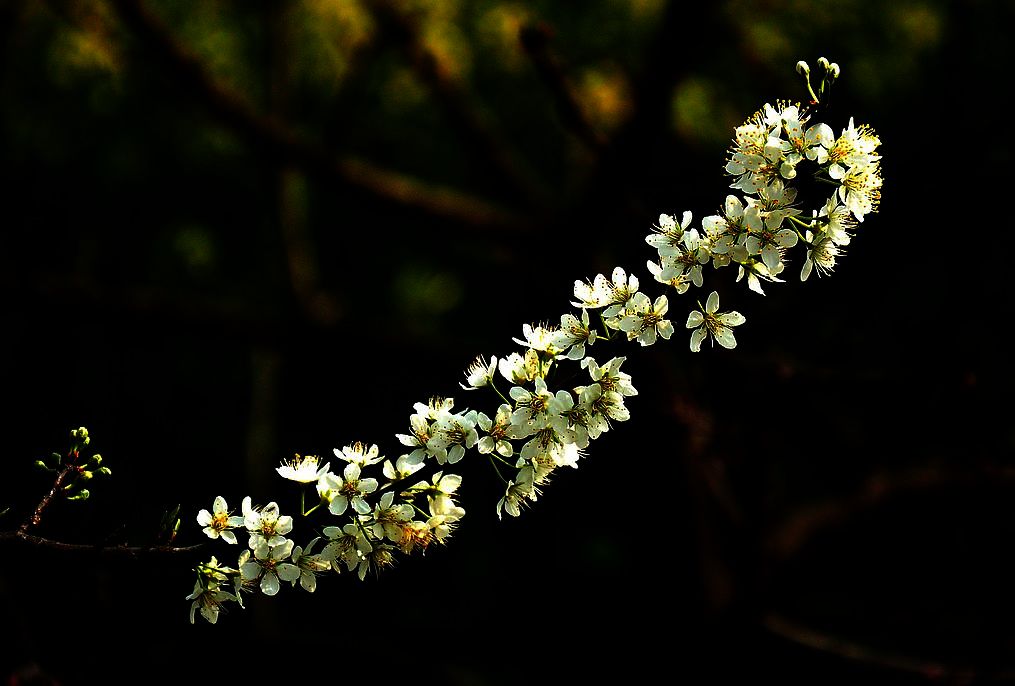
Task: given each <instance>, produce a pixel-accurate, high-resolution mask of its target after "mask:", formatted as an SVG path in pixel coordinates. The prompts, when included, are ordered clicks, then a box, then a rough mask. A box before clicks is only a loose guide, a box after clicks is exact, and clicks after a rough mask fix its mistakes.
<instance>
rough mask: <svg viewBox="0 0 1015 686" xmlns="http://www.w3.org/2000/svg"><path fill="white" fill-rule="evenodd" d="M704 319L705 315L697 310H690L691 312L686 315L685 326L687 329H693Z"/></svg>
mask: <svg viewBox="0 0 1015 686" xmlns="http://www.w3.org/2000/svg"><path fill="white" fill-rule="evenodd" d="M704 321H705V315H703V314H702V313H701V312H700V311H698V310H691V313H690V314H689V315H687V324H685V326H686V327H687V328H688V329H693V328H696V327H698V326H701V323H702V322H704Z"/></svg>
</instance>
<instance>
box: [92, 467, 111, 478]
mask: <svg viewBox="0 0 1015 686" xmlns="http://www.w3.org/2000/svg"><path fill="white" fill-rule="evenodd" d="M95 471H97V472H98V473H99V474H103V475H105V476H112V475H113V472H112V471H111V470H110V469H109V467H99V468H98V469H96V470H95Z"/></svg>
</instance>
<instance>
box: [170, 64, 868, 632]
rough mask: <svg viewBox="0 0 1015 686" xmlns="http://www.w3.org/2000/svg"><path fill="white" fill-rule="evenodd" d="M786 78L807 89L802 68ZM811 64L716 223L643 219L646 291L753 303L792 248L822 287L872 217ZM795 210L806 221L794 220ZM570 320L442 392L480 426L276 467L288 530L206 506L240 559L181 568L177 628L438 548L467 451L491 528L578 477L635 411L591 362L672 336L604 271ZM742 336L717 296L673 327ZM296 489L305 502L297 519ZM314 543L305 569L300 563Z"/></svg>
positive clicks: (629, 277) (756, 133)
mask: <svg viewBox="0 0 1015 686" xmlns="http://www.w3.org/2000/svg"><path fill="white" fill-rule="evenodd" d="M800 64H801V65H803V66H802V67H801V66H800V65H798V70H800V71H801V73H804V74H805V75H806V76H808V79H809V73H810V70H809V68H808V67H807V65H806V64H804V63H800ZM819 65H820V66H821V67H822V69H823V71H824V75H823V77H822V81H821V85H820V88H819V92H820V96H818V95H815V94H814V90H813V88H811V86H810V81H809V80H808V88H809V89H810V90H811V93H812V96H813V98H814V99H813V100H812V102H811V104H810V105H809V106H801V105H799V104H791V103H788V102H779V103H777V104H775V105H772V104H766V105H764V107H762V108H761V109H760V110H758V111H757V112H755V113H754V114H753V115H751V116H750V117H749V118H748V119H747V120H746V121H745V122H744V124H743V125H741V126H739V127H737V128H736V130H735V132H734V137H733V143H732V145H731V147H730V150H729V154H728V158H727V161H726V166H725V170H726V173H727V174H728V175H729V176H730V177H732V183H731V184H730V185H729V187H730V188H731V189H733V190H734V191H736V192H735V193H731V194H729V195H727V197H726V199H725V201H724V202H723V204H722V207H721V209H720V211H719V212H718V213H717V214H713V215H708V216H705V217H704V218H703V219H702V220H701V224H700V230H699V227H696V226H692V224H693V216H692V214H691V212H689V211H685V212H683V213H681V214H680V215H679V217H678V216H677V215H671V214H661V215H660V216H659V218H658V221H657V223H656V224H655V225H653V226H652V227H651V231H650V233H649V235H648V236H646V238H645V241H646V242H647V243H648V245H649V246H651V247H652V248H654V249H655V251H656V257H657V259H656V260H655V261H651V260H650V261H648V263H647V266H648V270H649V272H650V273H651V274H652V276H653V277H654V281H655V282H656V283H658V284H662V285H663V286H665V287H671V288H672V289H673V291H675V295H676V296H680V295H684V294H687V293H688V291H689V290H690V289H691V288H692V287H695V288H703V287H704V285H705V281H706V277H710V274H708V273H707V272H708V270H709V269H710V268H711V269H714V270H718V269H721V268H723V267H727V266H732V265H736V266H737V269H738V273H737V276H736V279H735V282H737V283H739V282H741V281H746V285H747V287H748V289H749V290H750V291H753V292H755V293H758V294H761V295H764V290H763V289H762V282H782V281H783V279H781V278H780V275H781V274H782V273H783V272H784V271H785V269H786V266H787V264H789V262H790V259H789V251H790V250H792V249H794V248H796V247H797V246H802V247H803V249H804V257H803V259H802V261H801V268H800V279H801V280H806V279H807V278H808V276H809V275H810V274H811V273H812V272H815V271H816V272H817V273H818V274H819V275H823V274H827V273H829V272H831V271H832V269H833V268H834V266H835V262H836V259H837V258H838V257H840V256H841V255H842V253H843V247H844V246H845V245H847V244H848V243H849V241H850V238H851V236H852V234H853V232H854V231H855V230H856V228H857V226H858V225H859V224H860V223H861V222H862V221H863V220H864V217H865V216H866V215H868V214H871V213H874V212H877V211H878V206H879V202H880V193H881V169H880V159H881V158H880V155H879V154H878V153H877V149H878V147H879V146H880V140H879V139H878V137H877V136H876V135H875V134H874V131H873V130H872V129H871V128H870V127H868V126H856V125H855V124H854V122H853V120H852V119H850V120H849V123H848V125H847V126H845V127H844V128H843V129H842V130H841V133H840V134H839V135H838V136H836V135H835V134H834V132H833V129H832V128H831V127H830V126H829V125H827V124H825V123H821V122H815V121H813V118H814V112H815V111H816V110H815V109H814V108H813V106H814V105H817V104H820V103H819V101H818V98H819V97H821V96H824V94H825V92H826V90H827V89H828V88H829V87H830V85H831V83H832V82H834V80H835V79H836V78H838V75H839V68H838V66H837V65H835V64H832V63H829V62H828V61H827V60H824V59H822V60H819ZM805 175H810V176H812V177H813V178H814V179H816V180H817V181H818V182H823V183H825V184H827V185H828V186H829V187H830V189H831V194H830V195H829V196H822V197H819V198H816V199H812V198H801V197H799V195H800V192H799V190H798V187H797V185H796V184H797V183H798V182H799V180H800V179H801V178H803V177H804V176H805ZM803 200H806V201H808V202H815V201H816V202H817V205H816V206H812V209H810V211H809V213H808V212H806V211H805V208H804V207H802V201H803ZM571 306H572V307H573V308H574V310H572V311H570V312H565V313H563V314H561V315H560V318H559V323H556V322H554V323H545V322H544V323H538V324H535V323H533V324H524V325H523V326H522V335H521V337H520V338H514V339H513V341H514V343H515V344H517V345H518V346H519V347H518V348H517V349H515V350H513V351H509V352H508V353H507V354H506V355H501V356H491V357H489V358H487V357H483V356H480V357H477V358H476V359H475V360H474V361H473V362H472V363H471V364H470V365H469V366H468V368H467V369H466V370H465V381H464V382H460V383H459V386H460V387H461V388H462V389H463V390H464V391H466V392H469V393H472V392H473V391H481V392H486V393H487V394H490V395H491V397H495V398H496V400H495V401H493V402H492V403H491V407H489V408H488V409H487V410H486V411H483V410H476V409H468V408H466V409H456V405H455V400H454V399H453V398H450V397H433V398H431V399H430V400H429V401H428V402H426V403H423V402H418V403H415V404H414V405H413V410H414V411H413V413H412V414H411V415H410V416H409V418H408V429H407V431H406V432H405V433H398V434H396V435H395V438H396V439H397V441H398V443H399V444H400V445H401V447H402V449H403V450H402V452H401V454H400V455H399V456H398V457H397V458H396V459H395V460H394V461H392V460H388V459H385V458H384V457H383V456H382V455H381V454H380V450H379V448H378V446H376V445H367V444H363V443H353V444H351V445H348V446H346V447H345V448H343V449H341V450H338V449H336V450H334V455H335V457H336V458H337V459H338V460H340V461H341V462H342V463H343V466H342V468H341V469H340V470H337V471H332V470H331V466H330V463H322V462H321V460H320V459H319V458H318V457H316V456H300V455H297V456H296V457H295V458H294V459H292V460H289V461H287V462H285V463H283V464H282V465H281V466H280V467H279V468H278V470H277V471H278V473H279V475H280V476H282V477H283V478H285V479H287V480H289V481H291V482H295V483H297V484H300V485H301V486H302V487H304V488H305V489H306V491H302V492H301V501H300V515H299V518H298V519H296V520H294V518H293V517H290V516H285V515H282V514H280V511H279V506H278V505H277V504H276V503H275V502H271V503H268V504H267V505H265V506H263V507H260V508H257V507H254V506H253V505H252V503H251V500H250V498H249V497H248V498H245V499H244V500H243V504H242V508H241V514H240V515H233V514H231V513H230V511H229V510H228V507H227V504H226V501H225V499H224V498H221V497H219V498H216V499H215V501H214V503H213V506H212V509H211V510H202V511H201V512H200V513H199V514H198V517H197V522H198V524H199V525H200V526H201V527H203V531H204V533H205V534H206V535H207V536H208V537H209V538H212V539H218V540H221V541H225V542H226V543H227V544H237V543H238V539H237V537H236V535H235V533H234V530H244V531H245V532H246V534H247V546H246V548H245V549H244V550H243V551H242V553H241V554H240V556H239V558H238V564H237V566H236V567H235V568H231V567H223V566H221V565H219V564H218V562H217V560H216V559H215V558H214V557H213V558H212V559H211V561H210V562H208V563H206V564H204V565H201V566H199V567H198V569H197V571H198V581H197V583H196V585H195V588H194V592H193V593H192V594H191V595H190V596H188V599H189V600H191V601H192V605H191V621H193V619H194V616H195V613H196V612H197V611H200V613H201V615H202V616H203V617H204V618H206V619H208V620H209V621H211V622H214V621H216V619H217V617H218V612H219V609H220V608H221V607H222V606H223V604H224V603H226V602H228V601H236V602H239V603H240V604H241V605H242V600H241V597H242V593H244V592H250V591H253V590H260V592H261V593H263V594H265V595H269V596H271V595H275V594H277V593H278V592H279V591H280V589H281V588H282V587H283V585H284V583H288V584H289V585H291V586H295V585H296V584H297V583H299V584H300V585H301V587H302V588H304V589H305V590H307V591H311V592H312V591H313V590H314V589H315V588H316V579H317V577H318V575H320V574H324V573H327V572H341V571H343V570H344V571H349V572H355V573H356V574H357V575H358V576H359V577H360V578H361V579H362V578H364V577H365V576H366V575H367V573H368V572H370V571H371V570H373V571H377V570H379V569H381V568H383V567H386V566H389V565H391V564H394V562H395V559H396V556H397V555H398V554H409V553H412V552H414V551H425V550H426V549H427V547H428V546H429V545H431V544H432V543H434V542H439V543H443V542H445V541H446V539H447V538H448V537H449V536H450V535H451V534H452V532H453V531H454V530H455V528H456V526H457V525H458V523H459V521H460V520H461V519H462V517H463V516H464V515H465V510H464V508H462V507H461V506H460V505H459V504H458V502H457V492H458V490H459V487H460V486H461V484H462V477H461V476H459V475H458V474H453V473H450V472H448V471H447V469H448V468H449V467H451V466H452V465H458V464H459V463H461V462H462V461H463V460H464V459H465V458H466V456H467V455H468V454H469V452H471V451H474V452H475V453H477V454H479V455H484V456H486V458H487V461H488V462H489V464H490V465H491V466H492V467H493V469H494V470H495V471H496V473H497V475H498V476H499V477H500V479H501V481H502V484H503V491H502V492H501V493H500V498H499V500H497V503H496V506H495V511H496V514H497V516H498V517H503V515H504V513H507V514H508V515H510V516H515V517H517V516H519V515H520V514H521V512H522V510H523V509H524V508H525V507H527V506H529V505H530V504H531V503H533V502H535V501H537V500H538V498H539V496H540V495H541V494H542V492H543V490H544V489H545V487H546V486H547V484H548V483H549V482H550V480H551V479H552V478H553V476H554V475H555V474H557V473H558V470H560V469H561V468H563V467H567V468H571V469H574V468H577V467H578V465H579V463H580V461H581V460H582V458H583V457H584V456H585V455H586V454H587V452H588V449H589V446H590V444H591V442H592V441H594V440H596V439H597V438H599V437H600V436H602V435H603V434H604V433H606V432H607V431H609V430H610V429H611V428H612V427H613V425H614V423H617V422H625V421H627V420H629V419H630V416H631V413H630V410H629V408H628V405H627V403H628V399H629V398H631V397H633V396H636V395H637V394H638V391H637V390H636V389H635V387H634V385H633V384H632V380H631V376H630V375H629V374H628V373H626V372H625V371H622V370H621V367H622V365H623V364H624V362H625V361H626V360H627V356H626V355H624V354H619V355H618V354H614V353H613V351H612V350H610V349H607V346H610V345H615V344H616V345H625V344H626V345H635V344H636V347H637V348H641V347H645V346H650V345H654V344H655V343H657V342H659V341H660V340H669V339H670V338H671V337H672V336H673V334H674V325H673V323H672V321H671V320H670V319H669V317H670V307H671V303H670V300H669V298H668V296H667V294H665V293H664V294H659V295H656V296H655V297H653V296H650V295H649V294H647V293H645V292H644V291H643V290H642V284H641V281H640V280H639V279H638V277H637V276H636V275H634V274H631V273H628V271H627V270H625V269H624V268H623V267H619V266H618V267H616V268H614V269H613V271H612V273H611V274H610V275H609V276H607V275H604V274H598V275H596V276H595V277H594V278H592V279H589V280H585V281H582V280H576V281H575V282H574V290H573V300H572V301H571ZM745 322H746V318H745V317H744V316H743V315H742V314H740V313H739V312H737V311H735V310H734V311H726V312H723V311H720V309H719V292H718V290H711V292H710V293H709V295H708V296H707V297H706V298H705V303H704V305H703V304H701V301H700V300H698V302H697V307H696V308H693V309H691V310H690V313H689V314H688V316H687V318H686V320H685V328H686V329H687V330H690V349H691V350H692V351H693V352H699V351H700V350H701V347H702V344H703V343H704V342H705V341H706V340H708V341H711V342H712V343H713V344H714V343H718V344H719V345H720V346H721V347H723V348H727V349H732V348H735V347H736V345H737V341H736V337H735V336H734V327H737V326H740V325H742V324H744V323H745ZM604 349H606V351H605V354H602V353H603V352H604ZM593 352H595V353H596V356H593ZM600 360H604V361H600ZM568 367H570V368H569V369H568ZM481 394H482V393H480V395H481ZM425 477H428V478H425ZM413 481H415V483H414V484H413V485H407V484H410V483H411V482H413ZM310 484H314V488H313V490H312V491H311V493H312V495H313V497H314V498H315V499H316V502H315V503H314V504H313V505H312V506H310V507H309V508H307V507H306V503H305V496H306V492H307V491H310V488H309V485H310ZM314 514H320V515H322V516H324V517H331V518H332V519H330V520H326V521H325V523H324V524H323V525H322V526H320V528H314V529H313V534H314V536H313V538H312V540H311V541H310V542H309V543H308V544H307V546H306V547H305V548H304V547H300V546H297V545H295V544H294V541H293V540H292V539H291V538H290V535H291V534H292V533H293V530H294V529H295V528H296V524H297V523H299V524H300V525H301V526H303V525H306V526H308V527H313V526H314V524H312V523H311V521H310V519H309V518H310V516H311V515H314ZM321 541H323V546H322V547H321V550H320V552H316V553H315V552H312V551H313V549H314V548H315V546H316V545H317V544H318V543H319V542H321Z"/></svg>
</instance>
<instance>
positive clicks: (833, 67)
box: [828, 62, 839, 80]
mask: <svg viewBox="0 0 1015 686" xmlns="http://www.w3.org/2000/svg"><path fill="white" fill-rule="evenodd" d="M828 76H829V77H830V78H831V79H832V80H835V79H837V78H839V65H838V63H836V62H832V63H831V64H830V65H828Z"/></svg>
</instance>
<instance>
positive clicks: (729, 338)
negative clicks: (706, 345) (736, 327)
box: [715, 326, 737, 349]
mask: <svg viewBox="0 0 1015 686" xmlns="http://www.w3.org/2000/svg"><path fill="white" fill-rule="evenodd" d="M715 340H716V341H718V342H719V345H721V346H722V347H724V348H730V349H732V348H735V347H737V339H736V337H734V335H733V329H730V328H727V327H725V326H724V327H723V328H722V329H720V330H719V332H718V333H717V334H716V337H715Z"/></svg>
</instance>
